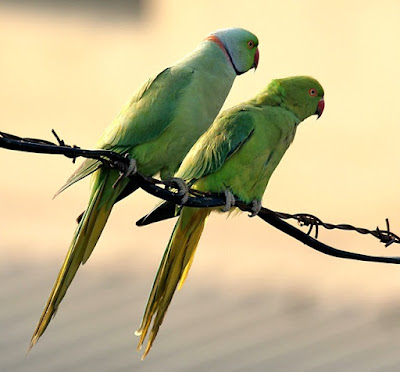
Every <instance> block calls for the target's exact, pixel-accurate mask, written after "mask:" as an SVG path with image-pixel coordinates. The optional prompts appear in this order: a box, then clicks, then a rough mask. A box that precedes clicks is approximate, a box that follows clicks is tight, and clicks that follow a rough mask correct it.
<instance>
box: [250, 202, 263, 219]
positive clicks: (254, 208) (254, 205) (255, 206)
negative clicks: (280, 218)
mask: <svg viewBox="0 0 400 372" xmlns="http://www.w3.org/2000/svg"><path fill="white" fill-rule="evenodd" d="M260 210H261V200H257V199H254V200H253V201H252V202H251V209H250V214H249V217H255V216H257V214H258V213H259V212H260Z"/></svg>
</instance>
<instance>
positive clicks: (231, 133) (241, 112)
mask: <svg viewBox="0 0 400 372" xmlns="http://www.w3.org/2000/svg"><path fill="white" fill-rule="evenodd" d="M249 110H250V107H248V106H244V105H241V106H236V107H234V108H232V109H230V110H226V111H224V112H223V113H222V114H221V115H220V116H218V117H217V119H216V122H214V124H213V125H212V126H211V128H210V129H209V130H208V131H207V132H206V133H204V134H203V136H202V137H200V139H199V140H198V141H197V143H196V144H195V145H194V146H193V148H192V149H191V150H190V152H189V153H188V155H187V156H186V157H185V159H184V161H183V163H182V166H181V167H180V168H179V171H178V172H177V174H176V177H180V178H182V179H184V180H185V181H187V182H188V183H189V184H192V183H193V182H194V181H196V180H197V179H199V178H201V177H204V176H207V175H208V174H210V173H215V172H216V171H217V170H218V169H220V168H221V167H222V165H223V164H224V163H225V162H226V160H227V159H229V157H230V156H232V155H233V154H234V153H235V152H236V151H238V150H239V148H240V147H241V146H242V145H243V144H244V143H245V142H246V141H247V140H248V139H249V138H250V137H251V136H252V134H253V132H254V120H253V118H252V116H251V115H249V112H248V111H249Z"/></svg>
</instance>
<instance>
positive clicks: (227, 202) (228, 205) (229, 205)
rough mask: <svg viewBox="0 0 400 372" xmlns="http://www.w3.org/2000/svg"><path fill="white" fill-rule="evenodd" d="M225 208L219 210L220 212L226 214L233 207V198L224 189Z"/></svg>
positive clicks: (229, 192) (228, 191)
mask: <svg viewBox="0 0 400 372" xmlns="http://www.w3.org/2000/svg"><path fill="white" fill-rule="evenodd" d="M224 194H225V206H224V207H222V208H221V211H222V212H228V211H229V210H230V209H231V208H232V207H233V206H234V205H235V202H236V200H235V197H234V196H233V194H232V193H231V191H230V190H229V189H225V191H224Z"/></svg>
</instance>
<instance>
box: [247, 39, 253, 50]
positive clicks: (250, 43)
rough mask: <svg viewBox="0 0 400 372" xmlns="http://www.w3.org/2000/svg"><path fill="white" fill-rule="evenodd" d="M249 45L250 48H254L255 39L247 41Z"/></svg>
mask: <svg viewBox="0 0 400 372" xmlns="http://www.w3.org/2000/svg"><path fill="white" fill-rule="evenodd" d="M247 46H248V47H249V49H253V47H254V41H252V40H249V41H248V42H247Z"/></svg>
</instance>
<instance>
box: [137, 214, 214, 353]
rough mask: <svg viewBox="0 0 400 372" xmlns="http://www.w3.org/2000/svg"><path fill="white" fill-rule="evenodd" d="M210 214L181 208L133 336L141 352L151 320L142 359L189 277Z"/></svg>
mask: <svg viewBox="0 0 400 372" xmlns="http://www.w3.org/2000/svg"><path fill="white" fill-rule="evenodd" d="M210 212H211V211H210V210H209V209H206V208H201V209H198V208H197V209H196V208H183V209H182V211H181V215H180V217H179V220H178V222H177V223H176V225H175V228H174V231H173V233H172V236H171V238H170V241H169V243H168V245H167V248H166V249H165V252H164V256H163V258H162V260H161V264H160V267H159V269H158V272H157V275H156V278H155V280H154V283H153V287H152V289H151V292H150V296H149V299H148V302H147V305H146V309H145V312H144V315H143V320H142V324H141V325H140V327H139V329H138V330H137V331H136V332H135V334H136V335H137V336H140V339H139V343H138V350H140V349H141V347H142V345H143V343H144V340H145V338H146V335H147V333H148V331H149V327H150V324H151V321H152V320H153V326H152V328H151V331H150V334H149V339H148V342H147V345H146V349H145V351H144V353H143V357H142V359H144V358H145V357H146V355H147V354H148V352H149V351H150V349H151V346H152V344H153V342H154V340H155V338H156V336H157V333H158V330H159V328H160V326H161V323H162V322H163V319H164V317H165V314H166V312H167V309H168V306H169V304H170V302H171V300H172V297H173V295H174V293H175V291H176V288H177V287H178V289H180V288H181V287H182V285H183V283H184V281H185V279H186V277H187V275H188V273H189V269H190V266H191V264H192V262H193V258H194V254H195V251H196V247H197V244H198V242H199V239H200V236H201V233H202V232H203V229H204V224H205V221H206V219H207V216H208V215H209V214H210Z"/></svg>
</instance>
